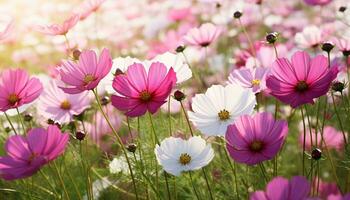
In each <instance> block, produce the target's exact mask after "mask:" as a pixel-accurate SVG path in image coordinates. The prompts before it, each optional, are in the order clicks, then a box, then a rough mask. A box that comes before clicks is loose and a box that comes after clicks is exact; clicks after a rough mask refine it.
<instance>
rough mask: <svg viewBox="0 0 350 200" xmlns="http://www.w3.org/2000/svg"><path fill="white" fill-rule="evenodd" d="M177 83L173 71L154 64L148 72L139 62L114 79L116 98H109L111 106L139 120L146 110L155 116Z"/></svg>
mask: <svg viewBox="0 0 350 200" xmlns="http://www.w3.org/2000/svg"><path fill="white" fill-rule="evenodd" d="M175 84H176V73H175V72H174V70H173V68H170V69H169V71H168V72H167V67H166V66H165V65H164V64H163V63H160V62H153V63H152V64H151V65H150V68H149V70H148V72H146V70H145V67H144V66H143V65H142V64H140V63H134V64H132V65H130V66H129V67H128V69H127V71H126V72H125V73H124V74H120V75H117V76H116V77H115V78H114V80H113V88H114V89H115V90H116V91H117V93H118V95H113V96H112V104H113V105H114V106H115V107H116V108H117V109H119V110H121V111H123V112H125V115H126V116H129V117H138V116H142V115H144V114H145V113H146V111H149V112H150V113H152V114H153V113H155V112H157V110H158V109H159V108H160V106H161V105H163V104H164V103H165V102H166V99H167V98H168V96H169V95H170V92H171V90H172V89H173V87H174V86H175Z"/></svg>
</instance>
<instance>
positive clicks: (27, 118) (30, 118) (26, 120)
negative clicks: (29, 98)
mask: <svg viewBox="0 0 350 200" xmlns="http://www.w3.org/2000/svg"><path fill="white" fill-rule="evenodd" d="M23 119H24V121H25V122H30V121H32V120H33V115H32V114H30V113H27V114H25V115H24V116H23Z"/></svg>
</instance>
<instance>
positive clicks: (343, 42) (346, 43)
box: [332, 38, 350, 52]
mask: <svg viewBox="0 0 350 200" xmlns="http://www.w3.org/2000/svg"><path fill="white" fill-rule="evenodd" d="M332 41H333V42H334V44H335V46H336V47H337V48H338V49H339V50H340V51H343V52H344V51H350V40H348V39H343V38H333V39H332Z"/></svg>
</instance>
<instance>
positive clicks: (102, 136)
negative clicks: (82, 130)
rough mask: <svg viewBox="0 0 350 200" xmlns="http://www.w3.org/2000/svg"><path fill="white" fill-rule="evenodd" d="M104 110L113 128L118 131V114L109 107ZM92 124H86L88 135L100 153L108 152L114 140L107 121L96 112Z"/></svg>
mask: <svg viewBox="0 0 350 200" xmlns="http://www.w3.org/2000/svg"><path fill="white" fill-rule="evenodd" d="M104 109H105V112H106V113H107V115H108V116H109V119H110V121H111V124H112V126H113V128H114V129H115V130H119V128H120V127H121V123H122V119H121V116H120V115H119V113H117V112H115V109H114V108H113V106H111V105H108V106H105V107H104ZM93 122H94V123H93V124H86V129H87V131H88V133H89V134H88V135H89V136H90V138H91V140H92V141H93V142H94V143H95V144H96V145H97V146H98V147H99V148H101V150H102V151H105V152H108V151H110V149H111V146H112V144H113V143H114V142H115V138H114V136H113V134H112V130H111V128H110V127H109V125H108V123H107V121H106V120H105V118H104V117H103V115H102V114H101V113H100V112H97V113H96V114H95V115H94V117H93Z"/></svg>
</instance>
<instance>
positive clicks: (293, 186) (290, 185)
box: [250, 176, 311, 200]
mask: <svg viewBox="0 0 350 200" xmlns="http://www.w3.org/2000/svg"><path fill="white" fill-rule="evenodd" d="M310 189H311V185H310V183H309V181H308V180H307V179H306V178H305V177H303V176H294V177H293V178H292V179H291V180H290V181H288V179H285V178H283V177H275V178H274V179H272V180H271V181H270V182H269V183H268V184H267V186H266V191H256V192H254V193H253V194H251V195H250V200H269V199H270V200H286V199H293V200H305V199H307V197H308V196H309V193H310Z"/></svg>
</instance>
